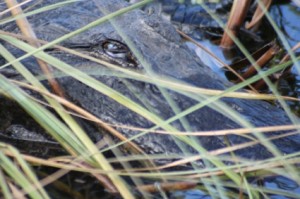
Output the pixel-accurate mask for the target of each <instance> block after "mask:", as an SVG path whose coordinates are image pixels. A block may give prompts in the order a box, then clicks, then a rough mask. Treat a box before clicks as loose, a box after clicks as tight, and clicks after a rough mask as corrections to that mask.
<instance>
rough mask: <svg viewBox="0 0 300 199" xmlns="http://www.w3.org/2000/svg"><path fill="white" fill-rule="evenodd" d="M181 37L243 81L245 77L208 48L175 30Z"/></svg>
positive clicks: (254, 90)
mask: <svg viewBox="0 0 300 199" xmlns="http://www.w3.org/2000/svg"><path fill="white" fill-rule="evenodd" d="M176 31H177V32H178V33H179V34H180V35H181V36H182V37H184V38H185V39H187V40H188V41H190V42H192V43H193V44H195V45H196V46H198V47H199V48H201V49H203V50H204V51H205V52H207V53H208V54H209V55H210V56H211V57H213V58H214V59H215V60H217V61H218V62H219V63H220V64H222V65H223V66H225V67H226V68H227V69H228V70H229V71H231V72H232V73H233V74H234V75H235V76H236V77H238V78H239V79H240V80H241V81H245V79H244V78H243V77H242V76H241V75H240V74H238V73H237V72H236V71H235V70H233V69H232V68H231V67H230V66H229V65H228V64H226V63H224V62H223V61H222V60H221V59H219V58H218V57H217V56H215V55H214V54H213V53H212V52H210V51H209V50H208V49H206V48H205V47H204V46H202V45H201V44H199V43H198V42H197V41H196V40H194V39H193V38H191V37H189V36H188V35H187V34H185V33H184V32H182V31H180V30H176ZM249 88H250V89H251V90H252V91H253V92H254V93H259V92H258V91H257V90H256V89H255V88H254V87H253V86H251V85H249Z"/></svg>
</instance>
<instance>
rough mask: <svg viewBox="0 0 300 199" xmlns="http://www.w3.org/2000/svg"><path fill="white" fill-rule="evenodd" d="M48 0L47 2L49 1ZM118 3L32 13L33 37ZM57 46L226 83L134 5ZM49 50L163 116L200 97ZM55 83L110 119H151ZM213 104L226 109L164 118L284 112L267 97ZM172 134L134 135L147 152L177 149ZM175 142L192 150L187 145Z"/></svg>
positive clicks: (208, 141)
mask: <svg viewBox="0 0 300 199" xmlns="http://www.w3.org/2000/svg"><path fill="white" fill-rule="evenodd" d="M46 2H47V1H46ZM49 2H54V1H50V0H49ZM125 6H128V4H127V3H126V2H124V1H122V0H112V1H106V0H97V1H80V2H78V3H74V4H71V5H67V6H64V7H62V8H59V9H56V10H53V11H48V12H46V13H42V14H38V15H35V16H33V17H31V18H30V19H29V21H30V23H31V24H32V26H33V27H34V31H35V32H36V34H37V35H38V37H39V38H40V39H44V40H48V41H51V40H54V39H56V38H58V37H60V36H63V35H64V34H66V33H68V32H71V31H74V30H76V29H78V28H81V27H83V26H85V25H86V24H88V23H90V22H92V21H94V20H96V19H98V18H100V17H102V16H104V14H103V13H110V12H113V11H116V10H118V9H120V8H123V7H125ZM62 45H64V46H67V47H73V48H76V49H80V51H81V52H83V53H84V54H88V55H91V56H93V57H96V58H99V59H101V60H105V61H108V62H110V63H113V64H115V65H118V66H119V67H121V68H128V69H130V70H135V71H137V72H139V73H141V74H147V75H149V76H151V75H153V77H155V78H158V79H159V78H161V79H166V80H172V81H173V80H176V82H177V83H178V82H180V83H182V84H185V85H191V86H194V87H200V88H209V89H218V90H224V89H226V88H228V87H229V86H230V85H231V84H230V83H229V82H227V81H226V80H223V79H222V78H221V77H219V76H217V75H216V74H214V73H213V72H212V71H211V70H210V69H209V67H207V66H205V65H204V64H203V63H202V62H201V61H200V60H199V59H198V58H197V57H196V56H195V55H194V53H193V52H191V51H190V50H189V49H188V48H187V47H186V46H185V44H184V43H182V41H181V38H180V36H179V35H178V34H177V33H176V30H175V29H174V28H173V27H172V25H170V24H169V22H167V21H164V20H162V19H160V18H159V17H157V16H155V15H147V14H145V13H143V12H142V11H139V10H134V11H130V12H129V13H126V14H123V15H122V16H119V17H116V18H115V19H114V20H113V21H112V23H110V22H106V23H104V24H101V25H100V26H96V27H94V28H91V29H89V30H87V31H85V32H84V33H81V34H79V35H76V36H75V37H72V38H70V39H67V40H65V41H64V42H63V43H62ZM130 49H131V50H130ZM54 55H55V56H56V57H58V58H59V59H61V60H62V61H64V62H66V63H68V64H70V65H71V66H73V67H74V68H78V69H80V70H82V71H84V72H88V71H92V72H91V73H90V75H91V76H93V77H94V78H96V79H97V80H98V81H100V82H101V83H104V84H105V85H106V86H109V87H110V88H112V89H114V90H116V91H118V92H119V93H121V94H122V95H123V96H126V97H127V98H129V99H131V100H133V101H134V102H136V103H138V104H139V105H140V106H142V107H143V108H145V109H147V110H148V111H149V112H150V113H152V114H155V115H156V116H158V117H159V118H161V119H162V120H163V121H164V120H167V119H169V118H171V117H173V116H175V115H176V114H177V113H180V112H181V111H184V110H187V109H189V108H190V107H193V106H194V105H196V104H197V103H199V102H202V101H204V100H205V99H206V97H205V96H202V95H199V94H188V92H185V91H183V90H181V91H180V93H178V92H176V91H172V90H171V89H166V88H163V87H160V86H161V85H158V84H156V82H152V83H149V82H145V81H144V80H143V79H141V80H139V79H134V80H133V79H130V78H120V77H117V76H114V75H108V73H105V72H107V70H108V71H109V70H110V69H108V68H107V66H105V65H102V64H99V63H95V62H93V61H89V60H87V59H84V58H80V57H76V56H74V55H69V54H67V53H65V52H55V53H54ZM26 64H27V67H28V68H30V69H31V70H32V71H34V72H37V71H38V67H37V66H36V64H35V62H34V61H31V62H26ZM59 82H60V84H61V85H62V87H63V89H64V91H65V93H66V95H67V97H68V98H69V99H70V100H71V101H73V102H75V103H76V104H78V105H79V106H81V107H83V108H84V109H86V110H88V111H89V112H91V113H92V114H94V115H96V116H97V117H99V118H101V119H102V120H104V121H106V122H108V123H110V124H119V125H128V126H134V127H141V128H150V127H152V126H154V124H153V122H151V121H149V120H147V119H146V118H145V117H143V116H141V115H139V114H137V113H136V112H135V111H133V110H131V109H130V108H128V107H125V106H123V105H121V104H120V103H118V102H116V101H115V100H113V99H112V98H110V97H108V96H107V95H105V94H103V93H101V92H99V91H96V90H94V89H92V88H90V87H89V86H87V85H85V84H84V83H82V82H80V81H77V80H75V79H73V78H71V77H63V78H60V79H59ZM220 103H222V104H226V105H227V106H226V108H224V107H222V106H220V105H219V104H214V103H211V104H210V106H205V107H203V108H201V109H197V110H194V111H192V112H191V113H190V114H188V115H186V116H185V117H183V118H181V119H180V120H175V121H174V122H172V123H171V125H172V126H173V127H174V128H175V129H177V130H182V131H206V130H221V129H231V128H238V127H241V126H242V125H243V124H241V122H240V121H239V120H238V118H237V117H235V116H232V115H230V113H226V111H227V110H231V111H235V112H237V113H238V115H239V117H243V118H245V119H246V120H248V121H249V122H250V123H252V125H254V126H268V125H281V124H289V123H290V118H288V117H287V116H286V114H285V113H284V111H282V110H280V109H278V108H276V107H274V106H272V105H271V104H269V103H267V102H263V101H251V100H241V99H223V100H222V101H221V102H220ZM266 113H268V114H266ZM262 116H263V117H262ZM118 130H120V132H122V133H123V134H124V135H125V136H126V137H128V138H130V137H132V136H135V135H137V134H138V133H139V132H138V131H134V130H126V129H123V128H118ZM89 133H90V135H91V136H93V137H97V136H95V135H94V134H95V132H89ZM176 139H177V138H175V137H172V136H170V135H159V134H145V135H143V136H140V137H138V138H136V139H134V141H135V142H136V143H137V144H138V145H139V146H140V147H142V148H143V149H144V150H145V151H146V152H148V153H177V154H178V153H181V150H182V149H180V147H179V146H178V145H177V144H176ZM229 141H230V142H231V144H237V143H242V142H245V141H247V139H245V138H243V137H240V136H237V135H232V136H229ZM197 142H198V143H199V144H201V145H202V146H203V147H205V148H206V149H207V150H213V149H218V148H221V147H225V146H226V144H225V141H224V140H223V137H221V136H209V137H200V138H199V139H197ZM276 144H277V145H278V146H279V148H280V149H281V150H282V151H283V152H285V153H289V152H292V151H295V150H299V146H300V145H299V144H298V142H297V141H296V139H292V138H284V139H281V140H279V141H277V142H276ZM291 146H292V147H291ZM183 147H185V148H186V149H187V150H191V152H195V150H194V149H192V148H191V147H189V146H187V145H186V146H183ZM239 152H240V154H241V155H243V156H245V157H252V158H264V157H267V156H269V155H270V154H269V153H268V152H267V151H266V150H265V149H264V147H262V146H258V145H257V146H254V147H252V148H251V149H246V150H240V151H239Z"/></svg>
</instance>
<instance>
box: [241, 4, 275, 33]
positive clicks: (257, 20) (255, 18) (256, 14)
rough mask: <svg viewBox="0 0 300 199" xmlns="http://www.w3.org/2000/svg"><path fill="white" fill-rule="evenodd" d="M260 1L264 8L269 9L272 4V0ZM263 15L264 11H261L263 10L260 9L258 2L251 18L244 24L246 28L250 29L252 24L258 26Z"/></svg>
mask: <svg viewBox="0 0 300 199" xmlns="http://www.w3.org/2000/svg"><path fill="white" fill-rule="evenodd" d="M260 1H261V3H262V4H263V5H264V7H265V8H266V10H268V9H269V7H270V6H271V4H272V0H260ZM264 15H265V13H264V12H263V10H262V9H261V6H260V5H259V4H258V5H257V7H256V10H255V12H254V14H253V16H252V20H251V21H250V22H249V23H247V24H246V28H247V29H251V28H253V27H254V26H256V27H257V26H259V24H260V21H261V19H262V18H263V16H264Z"/></svg>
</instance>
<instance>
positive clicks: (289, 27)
mask: <svg viewBox="0 0 300 199" xmlns="http://www.w3.org/2000/svg"><path fill="white" fill-rule="evenodd" d="M282 2H283V3H277V4H275V5H272V6H271V8H270V14H271V16H272V18H273V19H274V21H275V23H276V24H277V26H278V27H279V29H280V30H281V31H282V32H283V34H284V36H285V38H286V39H287V41H288V44H289V46H290V48H292V47H293V46H295V45H296V44H297V43H299V42H300V36H299V35H300V24H299V21H300V7H297V6H296V5H295V4H293V3H292V2H287V1H282ZM188 6H189V5H181V6H179V8H178V9H177V10H176V9H174V10H173V12H175V14H173V15H171V17H170V18H171V20H173V21H175V26H177V27H179V28H180V29H181V30H182V31H184V32H186V33H187V34H188V35H189V36H191V37H192V38H193V39H194V40H196V41H197V42H199V43H200V44H201V45H202V46H204V47H205V48H206V49H208V50H209V51H210V52H213V54H214V55H216V56H217V57H218V58H219V59H221V60H222V61H223V62H224V63H226V64H228V65H230V64H232V63H234V62H235V61H236V60H239V59H241V58H243V55H242V53H241V52H240V51H239V50H238V49H233V50H231V51H226V52H224V50H222V49H221V48H220V47H219V46H218V45H217V43H218V42H216V41H218V40H220V38H221V35H220V34H219V33H218V34H214V33H211V32H209V31H207V29H203V28H199V27H198V28H197V27H196V26H195V24H193V23H189V24H182V23H183V22H184V21H187V22H191V21H193V20H194V21H197V20H196V19H195V16H193V15H192V14H190V13H180V12H187V10H190V11H192V12H193V11H195V10H197V9H198V10H199V9H200V8H197V6H195V7H194V8H189V9H184V8H185V7H188ZM176 12H177V13H176ZM182 16H185V17H186V16H190V17H191V19H185V20H183V19H182ZM178 19H179V21H178ZM198 21H199V20H198ZM178 22H179V24H178ZM214 28H215V27H214ZM242 34H243V33H242ZM246 34H247V33H246ZM257 35H258V36H259V38H258V39H257V38H254V39H253V38H252V39H250V40H247V39H245V37H244V38H240V39H241V41H242V43H243V44H244V45H245V47H246V49H248V50H249V51H250V53H252V52H254V51H255V50H257V49H259V48H260V47H261V46H263V45H265V44H267V43H269V42H270V41H273V40H276V41H277V43H278V44H279V45H280V46H283V45H282V42H281V41H280V39H279V38H277V35H276V33H275V31H274V30H273V29H272V27H271V26H270V25H269V24H268V23H267V24H264V25H263V28H262V29H261V30H260V31H259V32H258V33H257ZM246 36H247V35H246ZM254 40H255V42H254ZM186 43H187V45H188V46H189V48H191V49H193V50H194V51H195V53H196V54H197V55H198V56H199V57H200V59H201V60H202V61H203V62H204V63H205V64H206V65H207V66H210V67H211V69H212V70H213V71H214V72H215V73H217V74H218V75H219V76H221V77H223V78H227V77H226V75H225V70H224V69H223V68H222V67H223V65H222V64H220V63H219V62H218V61H216V60H215V59H214V58H212V57H211V55H209V54H208V53H207V52H206V51H204V50H203V49H202V48H200V47H198V46H196V45H195V44H194V43H192V42H189V41H187V42H186ZM254 44H255V45H254ZM285 53H286V52H283V54H285ZM295 53H296V56H297V55H299V54H300V50H297V51H295ZM275 59H276V58H275ZM277 61H279V60H277ZM277 85H278V90H279V91H280V92H281V93H282V94H283V95H287V96H293V97H297V98H300V73H299V72H297V70H296V68H295V66H292V67H291V73H290V74H289V75H287V76H285V77H284V78H281V79H280V81H279V82H278V83H277ZM288 103H289V105H290V107H291V108H292V109H293V111H294V112H295V113H296V114H297V115H300V103H299V102H288ZM261 186H262V187H263V188H266V189H269V190H274V191H276V190H281V191H282V190H285V191H287V192H292V193H295V194H299V195H300V187H299V185H298V184H297V183H296V182H294V181H292V180H290V179H288V178H285V177H283V176H277V177H268V178H264V179H263V182H262V185H261ZM172 198H184V199H196V198H197V199H198V198H203V199H208V198H211V197H210V196H209V195H207V193H204V192H201V191H199V190H190V191H186V192H176V193H173V194H172ZM262 198H263V197H262ZM269 198H271V199H284V198H287V197H284V196H281V195H269Z"/></svg>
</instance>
